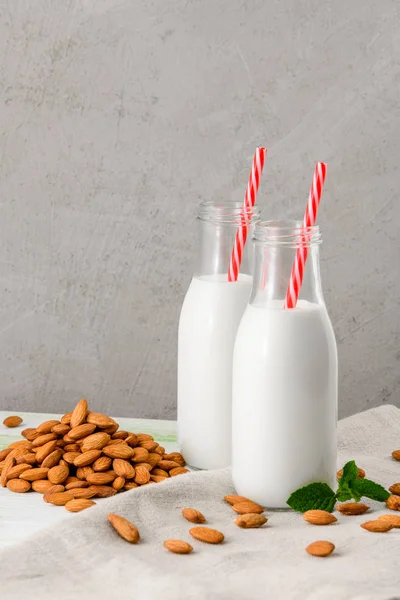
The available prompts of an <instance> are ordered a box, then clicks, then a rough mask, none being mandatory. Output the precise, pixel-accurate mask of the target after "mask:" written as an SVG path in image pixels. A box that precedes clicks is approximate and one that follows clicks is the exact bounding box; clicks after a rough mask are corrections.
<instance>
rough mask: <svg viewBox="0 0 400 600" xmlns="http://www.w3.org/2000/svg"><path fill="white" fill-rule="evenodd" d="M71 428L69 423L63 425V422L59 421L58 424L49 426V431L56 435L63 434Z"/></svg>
mask: <svg viewBox="0 0 400 600" xmlns="http://www.w3.org/2000/svg"><path fill="white" fill-rule="evenodd" d="M70 429H71V427H70V426H69V425H64V423H60V424H59V425H54V426H53V427H52V428H51V433H55V434H56V435H65V434H66V433H68V431H69V430H70Z"/></svg>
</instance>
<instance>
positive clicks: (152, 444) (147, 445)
mask: <svg viewBox="0 0 400 600" xmlns="http://www.w3.org/2000/svg"><path fill="white" fill-rule="evenodd" d="M139 447H140V448H145V449H146V450H147V451H148V452H154V450H155V449H156V448H157V447H158V442H152V441H150V440H145V441H144V442H139Z"/></svg>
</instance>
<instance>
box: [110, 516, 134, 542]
mask: <svg viewBox="0 0 400 600" xmlns="http://www.w3.org/2000/svg"><path fill="white" fill-rule="evenodd" d="M108 520H109V522H110V523H111V525H112V526H113V527H114V529H115V531H116V532H117V533H118V535H119V536H120V537H122V538H123V539H124V540H126V541H127V542H129V543H130V544H137V543H138V541H139V540H140V535H139V531H138V530H137V528H136V527H135V525H133V523H131V522H130V521H128V520H127V519H124V517H121V516H120V515H116V514H113V513H110V514H109V515H108Z"/></svg>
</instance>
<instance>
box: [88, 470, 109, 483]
mask: <svg viewBox="0 0 400 600" xmlns="http://www.w3.org/2000/svg"><path fill="white" fill-rule="evenodd" d="M115 478H116V475H115V473H114V471H105V472H104V473H91V474H90V475H88V476H87V477H86V481H88V482H89V483H90V484H91V485H107V484H108V483H111V482H112V481H114V479H115Z"/></svg>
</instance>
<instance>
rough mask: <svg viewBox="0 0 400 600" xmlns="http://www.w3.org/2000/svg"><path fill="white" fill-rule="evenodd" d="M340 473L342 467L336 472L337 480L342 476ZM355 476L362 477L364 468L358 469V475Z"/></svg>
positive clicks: (341, 472)
mask: <svg viewBox="0 0 400 600" xmlns="http://www.w3.org/2000/svg"><path fill="white" fill-rule="evenodd" d="M342 475H343V469H340V471H338V472H337V473H336V477H337V480H338V481H339V479H341V478H342ZM357 477H358V478H360V479H363V478H364V477H365V471H364V469H358V475H357Z"/></svg>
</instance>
